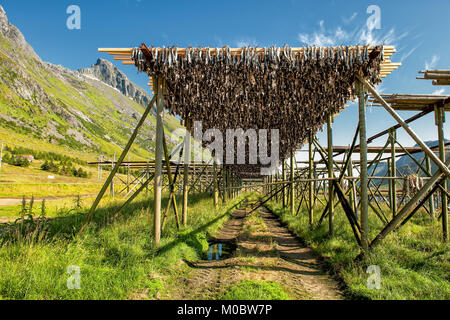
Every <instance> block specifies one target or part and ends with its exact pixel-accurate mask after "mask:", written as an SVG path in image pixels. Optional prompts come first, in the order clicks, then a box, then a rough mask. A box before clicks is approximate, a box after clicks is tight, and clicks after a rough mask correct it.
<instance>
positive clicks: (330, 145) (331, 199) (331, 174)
mask: <svg viewBox="0 0 450 320" xmlns="http://www.w3.org/2000/svg"><path fill="white" fill-rule="evenodd" d="M332 117H333V116H332V115H331V114H329V115H328V119H327V142H328V178H329V179H333V178H334V171H333V129H332V125H331V124H332V122H333V118H332ZM333 215H334V190H333V183H332V181H331V180H328V233H329V234H330V236H332V235H333V233H334V226H333V218H334V217H333Z"/></svg>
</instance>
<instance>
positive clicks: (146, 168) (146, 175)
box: [145, 161, 150, 193]
mask: <svg viewBox="0 0 450 320" xmlns="http://www.w3.org/2000/svg"><path fill="white" fill-rule="evenodd" d="M149 177H150V169H149V166H148V161H147V164H146V165H145V179H146V180H148V178H149ZM145 192H147V193H148V184H147V185H146V186H145Z"/></svg>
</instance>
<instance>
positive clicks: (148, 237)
mask: <svg viewBox="0 0 450 320" xmlns="http://www.w3.org/2000/svg"><path fill="white" fill-rule="evenodd" d="M166 201H167V199H164V201H163V206H164V205H165V203H166ZM240 201H241V199H239V198H238V199H235V200H232V201H230V202H229V203H228V204H227V205H226V206H224V207H223V208H222V209H220V210H219V211H218V212H216V211H215V210H214V208H213V205H212V200H211V197H210V196H209V195H208V196H207V195H194V196H192V197H191V198H190V206H189V225H188V227H187V228H185V229H183V230H182V231H181V232H178V231H177V230H176V226H175V221H174V218H173V217H172V216H173V214H171V216H170V218H169V219H168V223H167V226H166V229H165V231H164V232H163V237H162V239H161V246H160V248H159V249H158V250H156V249H155V248H154V245H153V241H152V239H153V214H152V208H153V201H152V200H151V196H150V195H147V196H146V195H145V194H144V195H142V196H141V197H140V198H138V199H136V200H135V202H133V203H132V204H131V205H130V206H129V207H128V208H127V209H126V210H124V212H123V213H121V215H120V216H119V217H116V218H115V219H109V218H108V217H110V216H111V215H112V214H113V213H115V212H116V211H117V208H118V203H117V202H116V200H111V199H110V200H109V201H106V202H103V203H102V207H101V208H100V209H99V210H98V211H97V213H96V216H95V219H94V220H93V221H92V223H91V224H90V225H89V227H88V229H87V230H86V232H85V233H83V235H82V236H78V237H76V236H75V234H76V231H77V230H78V229H79V227H80V225H81V223H82V221H83V219H84V215H85V212H86V208H85V207H83V208H80V209H78V210H76V211H72V212H70V214H68V215H66V216H59V217H56V218H53V219H50V220H46V221H45V222H42V221H41V220H39V219H35V220H34V222H33V223H30V222H27V223H26V225H25V222H22V223H20V222H18V223H16V224H14V225H13V224H10V225H9V228H11V229H13V228H15V230H16V231H15V232H13V231H11V233H10V234H9V236H7V235H4V236H3V237H2V239H3V244H2V246H1V247H0V274H1V275H2V276H1V277H0V297H1V298H3V299H154V298H158V297H159V295H160V294H161V293H162V292H164V290H165V288H166V287H170V286H173V284H176V281H177V275H180V274H185V273H187V272H189V267H188V266H187V265H186V264H185V263H183V259H189V260H195V259H198V258H199V257H201V256H202V255H203V254H205V251H206V250H207V248H208V243H207V242H206V237H207V234H214V233H215V232H217V230H218V228H219V227H220V226H221V225H222V224H223V222H225V221H226V219H227V217H228V215H229V213H230V212H231V210H232V209H230V208H232V207H233V206H235V205H236V204H237V203H239V202H240ZM3 228H4V227H3ZM11 229H10V230H11ZM22 229H27V230H28V232H27V233H26V234H25V233H24V232H19V230H22ZM1 232H6V230H5V229H3V230H2V229H0V233H1ZM71 266H75V267H71ZM68 268H69V269H68ZM70 268H72V269H70ZM77 268H79V269H77ZM73 270H75V271H73ZM76 270H79V271H80V289H68V281H69V282H70V281H71V279H73V278H71V275H72V274H71V273H70V272H76ZM68 271H69V273H68ZM70 283H72V282H70ZM74 283H75V284H76V282H74Z"/></svg>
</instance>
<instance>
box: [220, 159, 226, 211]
mask: <svg viewBox="0 0 450 320" xmlns="http://www.w3.org/2000/svg"><path fill="white" fill-rule="evenodd" d="M221 178H222V179H221V182H222V184H221V187H222V188H221V189H222V190H221V192H222V193H221V195H222V203H225V201H226V200H225V165H224V164H222V170H221Z"/></svg>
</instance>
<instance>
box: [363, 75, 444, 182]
mask: <svg viewBox="0 0 450 320" xmlns="http://www.w3.org/2000/svg"><path fill="white" fill-rule="evenodd" d="M356 77H357V78H358V79H359V80H360V81H361V82H362V83H363V84H364V86H365V87H366V88H367V90H369V91H370V93H371V94H372V95H373V96H374V97H375V98H376V99H377V100H378V101H379V102H380V103H381V105H382V106H383V107H384V108H385V109H386V110H387V111H388V112H389V113H390V114H391V116H392V117H393V118H394V119H395V120H396V121H397V122H398V123H399V124H400V125H401V126H402V128H403V129H405V131H406V132H407V133H408V134H409V135H410V136H411V138H413V140H414V141H415V142H416V143H417V144H418V145H419V146H420V147H421V148H422V149H423V151H424V152H425V153H426V154H427V155H428V156H429V157H430V159H431V160H433V162H434V163H436V165H437V166H438V167H439V169H440V170H441V171H442V172H443V173H444V174H445V175H446V176H447V178H450V169H449V168H448V167H447V166H446V165H445V164H444V163H443V162H442V161H441V160H440V159H439V157H437V156H436V155H435V154H434V152H433V151H431V149H430V148H429V147H428V146H427V145H426V143H425V142H423V141H422V139H420V138H419V136H418V135H417V134H416V133H415V132H414V131H413V130H412V129H411V128H410V127H409V126H408V124H407V123H406V122H405V121H403V119H402V118H401V117H400V116H399V115H398V113H397V112H396V111H395V110H394V109H393V108H392V107H391V106H390V105H389V104H388V103H387V102H386V101H385V100H384V99H383V98H382V97H381V96H380V95H379V93H378V92H377V91H376V90H375V89H374V88H373V87H372V85H371V84H370V83H369V82H367V81H366V80H365V79H363V78H361V77H360V76H356Z"/></svg>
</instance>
